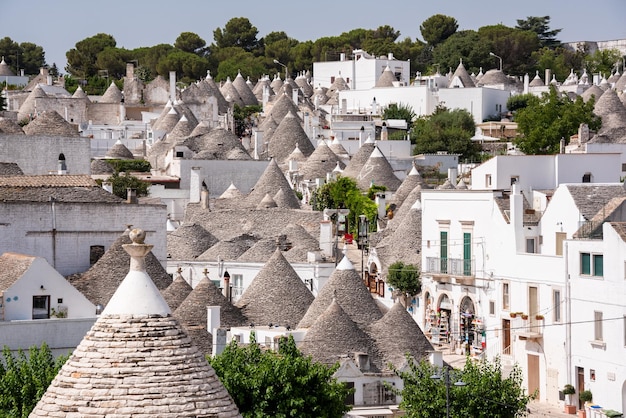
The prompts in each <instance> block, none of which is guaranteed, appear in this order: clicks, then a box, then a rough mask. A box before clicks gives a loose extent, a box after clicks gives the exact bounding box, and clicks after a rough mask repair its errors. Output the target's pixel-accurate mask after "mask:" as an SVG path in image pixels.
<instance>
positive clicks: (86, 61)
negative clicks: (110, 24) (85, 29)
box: [65, 33, 116, 79]
mask: <svg viewBox="0 0 626 418" xmlns="http://www.w3.org/2000/svg"><path fill="white" fill-rule="evenodd" d="M115 46H116V42H115V38H113V36H111V35H108V34H106V33H99V34H97V35H94V36H91V37H89V38H85V39H83V40H82V41H78V42H77V43H76V46H75V48H72V49H70V50H69V51H67V52H66V53H65V57H66V58H67V66H66V67H65V71H67V72H68V73H70V74H71V75H72V76H74V77H77V78H80V79H87V78H88V77H91V76H94V75H96V74H97V73H98V67H97V66H96V60H97V59H98V54H99V53H100V52H102V51H104V50H105V48H107V47H111V48H114V47H115Z"/></svg>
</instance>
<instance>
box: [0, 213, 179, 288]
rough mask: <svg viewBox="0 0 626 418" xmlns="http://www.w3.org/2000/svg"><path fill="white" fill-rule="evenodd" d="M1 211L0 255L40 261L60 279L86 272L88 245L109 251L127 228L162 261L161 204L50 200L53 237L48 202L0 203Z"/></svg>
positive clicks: (163, 253) (163, 219)
mask: <svg viewBox="0 0 626 418" xmlns="http://www.w3.org/2000/svg"><path fill="white" fill-rule="evenodd" d="M0 213H2V214H3V219H2V223H1V224H0V253H4V252H7V251H13V252H18V253H23V254H29V255H35V256H39V257H44V258H45V259H46V260H47V261H48V263H50V264H51V265H52V266H53V267H54V268H55V269H56V270H57V271H59V272H60V273H61V274H62V275H64V276H66V275H69V274H73V273H79V272H84V271H86V270H87V269H89V267H90V264H89V254H90V247H91V246H92V245H103V246H104V247H105V250H106V249H108V248H109V247H110V246H111V244H112V243H113V242H114V241H115V240H116V239H118V238H119V236H120V235H121V234H122V233H123V232H124V230H125V229H126V225H127V224H132V225H133V226H134V227H135V228H141V229H143V230H145V231H146V233H147V238H146V242H147V243H149V244H152V245H154V248H153V249H152V252H153V254H154V255H155V256H156V257H157V258H158V259H159V260H161V261H162V262H164V260H165V258H166V246H167V244H166V231H165V225H166V220H167V213H166V206H165V205H144V204H141V205H137V204H135V205H129V204H127V203H119V204H105V203H72V204H70V203H61V202H55V215H56V216H55V219H54V223H55V224H56V238H55V239H53V234H52V225H53V216H52V205H51V203H48V202H46V203H0Z"/></svg>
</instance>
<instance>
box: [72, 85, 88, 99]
mask: <svg viewBox="0 0 626 418" xmlns="http://www.w3.org/2000/svg"><path fill="white" fill-rule="evenodd" d="M72 97H73V98H75V99H82V100H86V101H87V102H89V103H91V100H89V96H87V93H85V90H83V88H82V87H81V86H78V88H77V89H76V91H75V92H74V94H73V95H72Z"/></svg>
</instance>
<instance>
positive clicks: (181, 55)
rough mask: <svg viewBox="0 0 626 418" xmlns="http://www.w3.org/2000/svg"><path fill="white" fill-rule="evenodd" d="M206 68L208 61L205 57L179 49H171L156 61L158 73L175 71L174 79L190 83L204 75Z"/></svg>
mask: <svg viewBox="0 0 626 418" xmlns="http://www.w3.org/2000/svg"><path fill="white" fill-rule="evenodd" d="M208 68H209V62H208V61H207V60H206V59H205V58H203V57H199V56H198V55H196V54H193V53H191V52H184V51H181V50H179V49H173V50H172V51H171V52H170V53H169V54H168V55H167V56H166V57H165V58H161V59H160V60H159V62H158V63H157V73H158V74H168V73H169V72H170V71H176V79H177V80H179V81H181V82H183V83H190V82H193V81H194V80H198V79H200V78H203V77H206V72H207V70H208Z"/></svg>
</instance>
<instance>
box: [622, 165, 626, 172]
mask: <svg viewBox="0 0 626 418" xmlns="http://www.w3.org/2000/svg"><path fill="white" fill-rule="evenodd" d="M622 171H626V163H622Z"/></svg>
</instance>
